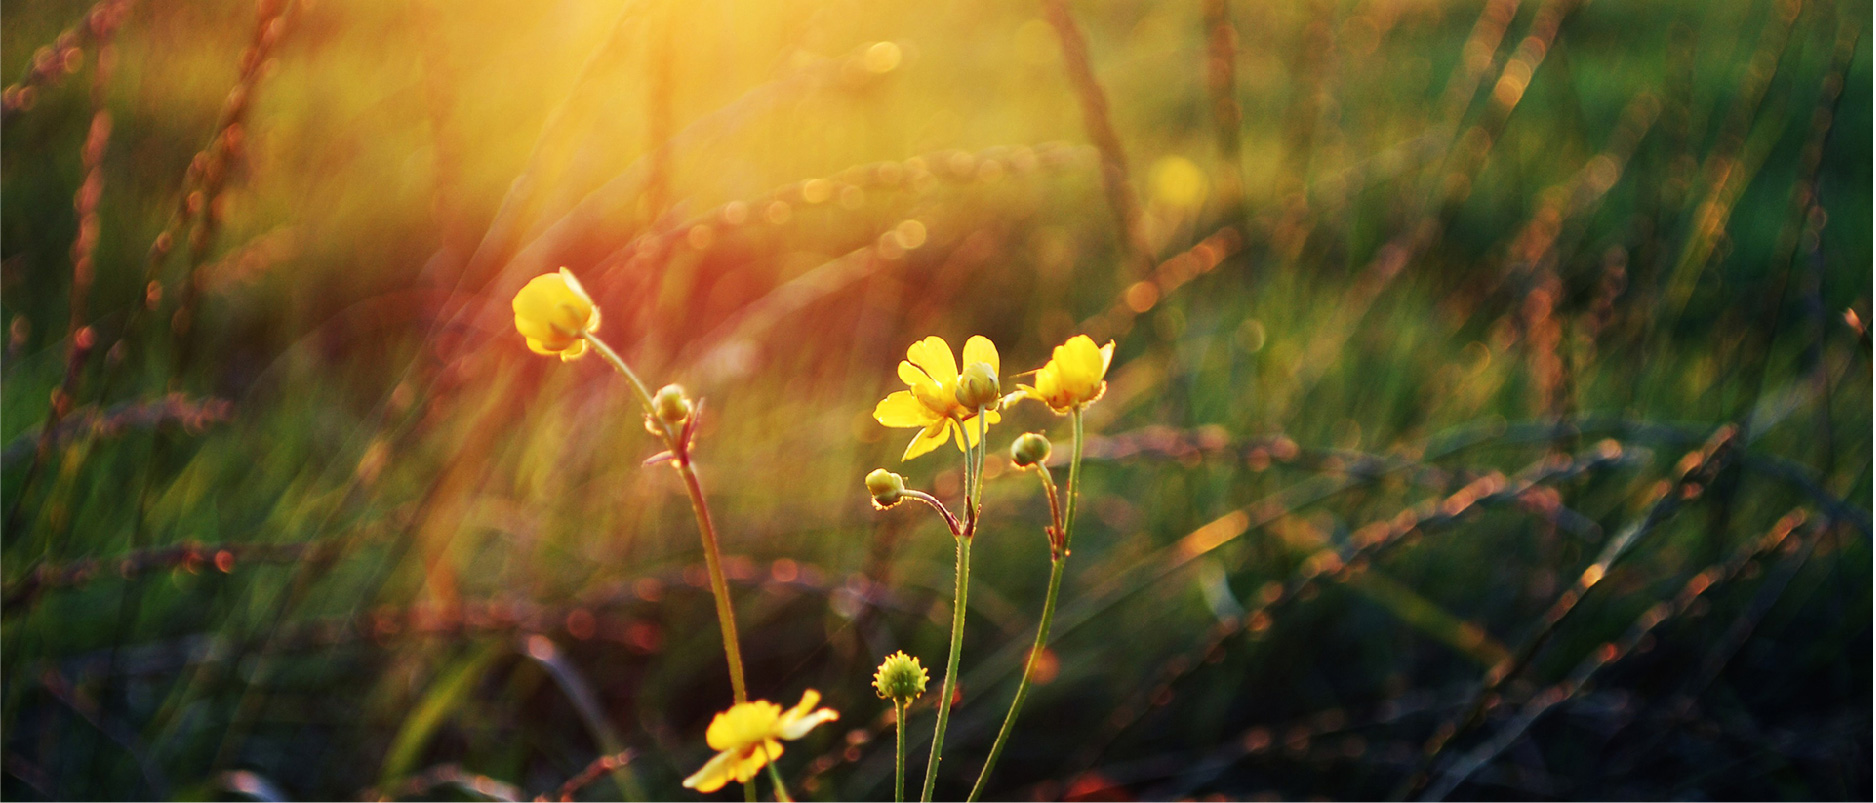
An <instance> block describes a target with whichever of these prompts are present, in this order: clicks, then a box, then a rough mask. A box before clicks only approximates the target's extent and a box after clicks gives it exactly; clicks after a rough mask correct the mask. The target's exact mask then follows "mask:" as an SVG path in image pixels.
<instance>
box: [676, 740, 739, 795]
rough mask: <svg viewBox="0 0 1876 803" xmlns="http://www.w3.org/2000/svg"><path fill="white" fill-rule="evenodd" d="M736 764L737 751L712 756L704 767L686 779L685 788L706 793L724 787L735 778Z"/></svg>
mask: <svg viewBox="0 0 1876 803" xmlns="http://www.w3.org/2000/svg"><path fill="white" fill-rule="evenodd" d="M736 764H737V761H736V753H734V752H732V751H729V750H725V751H723V752H721V753H718V754H716V755H714V756H711V757H710V760H709V761H706V762H704V765H703V768H702V769H699V770H697V771H696V772H695V773H692V774H691V776H690V777H689V778H685V779H684V788H686V789H695V790H697V791H699V792H703V793H705V794H708V793H710V792H715V791H716V790H718V789H722V788H723V787H724V786H725V785H727V784H728V783H729V782H730V781H731V780H734V778H735V776H734V772H735V768H736Z"/></svg>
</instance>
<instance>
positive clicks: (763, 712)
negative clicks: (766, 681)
mask: <svg viewBox="0 0 1876 803" xmlns="http://www.w3.org/2000/svg"><path fill="white" fill-rule="evenodd" d="M781 716H782V707H781V706H779V705H776V704H775V703H771V702H769V701H767V700H751V701H749V702H746V703H737V704H735V705H733V706H730V709H729V710H728V711H723V712H721V713H718V714H717V715H716V718H714V719H712V720H710V727H709V728H708V729H707V730H705V731H704V742H705V743H707V744H709V745H710V749H712V750H737V749H741V748H745V747H748V746H750V745H752V744H756V743H757V742H760V741H762V740H764V739H767V738H769V737H770V736H771V735H773V734H774V733H775V723H776V721H777V720H779V719H781Z"/></svg>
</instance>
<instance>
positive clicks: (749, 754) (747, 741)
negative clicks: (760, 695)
mask: <svg viewBox="0 0 1876 803" xmlns="http://www.w3.org/2000/svg"><path fill="white" fill-rule="evenodd" d="M819 702H821V693H820V692H818V691H815V690H813V689H809V690H807V691H804V692H802V693H801V702H799V703H796V704H795V707H794V708H790V709H788V710H787V711H783V710H782V707H781V706H779V705H776V704H775V703H771V702H769V701H767V700H750V701H749V702H746V703H737V704H735V705H733V706H730V710H728V711H724V712H721V713H719V714H717V716H716V719H713V720H710V729H709V730H707V731H704V741H705V742H707V743H709V745H710V749H712V750H716V751H718V753H717V754H716V755H715V756H713V757H711V759H710V760H709V761H707V762H704V765H703V769H700V770H698V771H697V773H696V774H695V775H692V776H690V777H689V778H685V779H684V786H686V787H688V788H691V789H695V790H697V791H699V792H706V793H708V792H715V791H716V790H718V789H722V788H723V786H724V785H725V784H727V783H729V782H730V781H736V782H738V783H748V782H749V780H750V779H751V778H754V777H756V773H757V772H758V771H760V770H761V769H762V768H763V767H764V766H766V765H767V764H768V763H769V762H771V761H774V760H775V759H777V758H780V757H781V755H782V743H781V741H780V740H782V739H787V740H789V741H791V742H792V741H794V740H796V739H799V738H801V737H803V736H806V735H808V731H811V730H814V728H815V726H817V725H820V724H821V723H823V722H833V721H834V720H837V719H840V713H839V712H837V711H835V710H834V709H832V708H822V709H819V710H815V708H814V706H815V705H816V704H818V703H819Z"/></svg>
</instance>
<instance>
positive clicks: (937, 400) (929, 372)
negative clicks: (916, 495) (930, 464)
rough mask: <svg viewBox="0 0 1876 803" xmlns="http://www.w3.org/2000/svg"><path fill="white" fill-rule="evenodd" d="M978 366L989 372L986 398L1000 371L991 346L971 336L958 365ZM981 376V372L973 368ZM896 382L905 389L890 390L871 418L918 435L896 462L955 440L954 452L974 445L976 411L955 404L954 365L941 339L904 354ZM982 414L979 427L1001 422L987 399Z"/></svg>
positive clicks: (931, 339) (920, 343)
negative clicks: (913, 428) (982, 365)
mask: <svg viewBox="0 0 1876 803" xmlns="http://www.w3.org/2000/svg"><path fill="white" fill-rule="evenodd" d="M977 363H983V364H984V365H986V366H988V367H989V369H990V370H989V378H990V382H989V387H990V393H991V394H992V395H993V396H994V394H995V392H996V390H995V388H996V376H997V373H998V372H999V371H1001V370H1002V368H1001V367H1000V366H1001V363H1000V361H999V360H998V359H997V347H996V345H995V344H993V343H991V342H990V338H987V337H984V336H982V335H973V336H972V337H971V339H970V340H967V341H965V342H964V364H965V365H967V366H971V365H976V364H977ZM979 371H981V369H979ZM899 378H900V379H902V380H905V384H906V386H907V387H908V388H910V389H909V390H900V391H894V392H893V393H892V395H890V396H887V397H886V398H885V399H883V400H881V401H880V403H879V406H878V407H875V408H873V419H874V420H876V421H878V422H879V423H881V424H885V425H886V426H889V427H918V428H919V433H918V434H917V435H915V436H913V438H912V443H910V444H908V445H907V446H906V447H905V455H904V457H902V458H900V459H902V460H911V459H912V458H914V457H918V456H919V455H922V454H924V453H926V452H929V451H931V450H933V449H936V448H938V447H939V446H942V445H944V443H945V442H946V441H948V440H951V439H952V438H953V437H955V438H957V444H958V451H963V450H964V446H965V443H966V442H968V443H969V444H970V445H971V446H976V445H977V439H978V437H979V435H978V432H977V428H978V426H979V424H978V423H977V422H976V421H975V419H976V418H977V408H975V407H965V406H964V405H963V404H961V403H959V402H958V379H959V374H958V364H957V361H956V360H955V359H953V358H952V356H951V344H949V343H946V342H945V341H944V338H942V337H936V336H933V337H928V338H925V339H924V340H920V341H918V342H917V343H913V344H912V345H911V347H909V348H907V349H906V350H905V359H904V360H902V361H900V363H899ZM990 407H991V409H987V410H985V411H984V423H985V424H995V423H997V422H998V421H999V420H1001V419H1002V416H1000V415H999V414H998V413H997V411H996V409H995V407H996V401H995V400H994V399H992V400H991V403H990Z"/></svg>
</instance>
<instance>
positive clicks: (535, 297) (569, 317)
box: [514, 268, 599, 360]
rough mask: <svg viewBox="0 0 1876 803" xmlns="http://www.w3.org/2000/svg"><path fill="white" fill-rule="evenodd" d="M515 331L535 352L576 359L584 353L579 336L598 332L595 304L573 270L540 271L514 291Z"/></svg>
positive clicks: (564, 358)
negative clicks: (523, 285) (524, 285)
mask: <svg viewBox="0 0 1876 803" xmlns="http://www.w3.org/2000/svg"><path fill="white" fill-rule="evenodd" d="M514 307H515V330H516V331H519V332H520V333H521V336H522V337H525V338H527V339H528V348H529V349H530V350H532V351H533V352H534V353H535V354H556V355H559V356H560V359H562V360H577V359H579V358H580V357H581V355H584V354H585V353H586V339H585V338H584V337H582V335H584V334H586V333H587V332H597V331H599V307H596V306H594V305H593V299H592V298H591V297H590V296H588V295H587V294H586V288H584V287H581V286H580V280H579V279H576V278H574V277H573V272H572V271H569V270H567V269H566V268H561V269H560V272H559V273H543V274H541V275H539V276H536V277H534V278H533V279H531V280H529V281H528V284H527V286H526V287H523V288H521V292H519V293H516V294H515V301H514Z"/></svg>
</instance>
